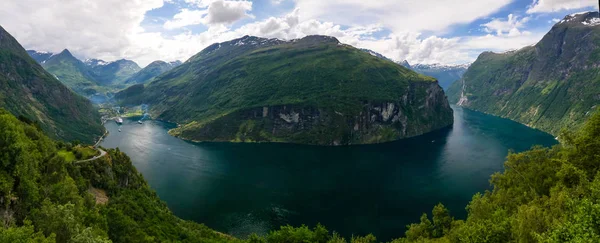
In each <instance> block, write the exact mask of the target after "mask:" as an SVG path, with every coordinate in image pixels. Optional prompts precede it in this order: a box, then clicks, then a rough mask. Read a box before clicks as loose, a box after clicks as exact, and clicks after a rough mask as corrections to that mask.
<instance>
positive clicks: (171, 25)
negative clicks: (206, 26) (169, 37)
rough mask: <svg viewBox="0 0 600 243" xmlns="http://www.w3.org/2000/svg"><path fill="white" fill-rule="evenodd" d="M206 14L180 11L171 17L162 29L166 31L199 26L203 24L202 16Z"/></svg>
mask: <svg viewBox="0 0 600 243" xmlns="http://www.w3.org/2000/svg"><path fill="white" fill-rule="evenodd" d="M207 13H208V11H207V10H190V9H182V10H181V12H179V13H177V14H176V15H175V16H173V19H172V20H169V21H167V22H165V24H164V27H165V28H166V29H176V28H180V27H184V26H190V25H196V24H201V23H204V16H205V15H206V14H207Z"/></svg>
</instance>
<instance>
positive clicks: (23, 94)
mask: <svg viewBox="0 0 600 243" xmlns="http://www.w3.org/2000/svg"><path fill="white" fill-rule="evenodd" d="M0 107H2V108H5V109H6V110H8V111H10V112H11V113H12V114H14V115H15V116H17V117H19V118H20V119H21V120H23V121H26V122H29V123H31V124H36V126H39V127H41V128H42V129H43V130H44V131H46V133H47V134H48V135H49V136H51V137H52V138H56V139H62V140H66V141H71V140H80V141H83V142H85V143H93V141H94V140H95V139H96V138H97V137H99V136H100V135H101V134H102V133H103V131H104V128H103V127H102V126H101V124H100V115H99V114H98V112H96V110H95V109H94V107H93V106H92V104H91V103H90V102H89V101H88V100H86V99H85V98H83V97H81V96H79V95H76V94H75V93H73V92H72V91H71V90H69V89H68V88H67V87H65V86H64V85H63V84H62V83H61V82H59V81H58V80H56V79H55V78H54V77H53V76H52V75H51V74H50V73H48V72H46V71H45V70H44V69H43V68H42V67H41V66H40V65H39V64H37V63H36V62H35V60H33V59H32V58H31V57H30V56H29V54H27V52H26V51H25V50H24V49H23V47H22V46H21V45H20V44H19V43H18V42H17V41H16V40H15V39H14V38H13V37H12V36H11V35H10V34H9V33H7V32H6V31H5V30H4V29H3V28H1V27H0Z"/></svg>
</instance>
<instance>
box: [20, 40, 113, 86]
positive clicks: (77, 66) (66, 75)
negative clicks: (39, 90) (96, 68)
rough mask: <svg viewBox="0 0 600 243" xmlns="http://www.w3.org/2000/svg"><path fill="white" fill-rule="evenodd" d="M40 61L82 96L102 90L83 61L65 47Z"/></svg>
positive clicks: (45, 67)
mask: <svg viewBox="0 0 600 243" xmlns="http://www.w3.org/2000/svg"><path fill="white" fill-rule="evenodd" d="M30 55H31V53H30ZM40 63H41V64H42V67H44V69H46V70H47V71H48V72H50V73H51V74H53V75H54V76H55V77H56V78H58V80H60V81H61V82H62V83H64V84H65V85H66V86H67V87H69V88H71V89H73V91H75V92H77V93H79V94H81V95H83V96H86V97H87V96H90V95H94V94H96V93H98V92H102V91H104V88H102V87H100V86H99V85H98V84H97V83H96V81H95V79H94V74H93V73H92V72H91V70H90V69H89V68H88V67H87V66H86V65H85V64H84V63H83V62H81V61H80V60H79V59H77V58H75V57H74V56H73V55H72V54H71V52H69V50H67V49H65V50H63V51H62V52H60V53H58V54H54V55H51V56H50V57H49V58H48V59H46V60H43V61H42V62H40Z"/></svg>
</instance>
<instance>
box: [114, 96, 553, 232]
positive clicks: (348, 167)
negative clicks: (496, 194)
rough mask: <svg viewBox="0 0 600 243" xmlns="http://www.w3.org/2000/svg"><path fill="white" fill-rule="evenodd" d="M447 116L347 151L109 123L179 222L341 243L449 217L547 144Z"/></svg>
mask: <svg viewBox="0 0 600 243" xmlns="http://www.w3.org/2000/svg"><path fill="white" fill-rule="evenodd" d="M453 108H454V111H455V112H454V121H455V123H454V126H453V127H452V128H448V129H444V130H442V131H437V132H433V133H430V134H426V135H424V136H420V137H416V138H411V139H406V140H402V141H397V142H392V143H386V144H379V145H363V146H348V147H317V146H304V145H291V144H232V143H201V144H194V143H188V142H185V141H182V140H180V139H178V138H175V137H172V136H170V135H169V134H167V131H168V129H170V128H173V127H174V126H173V125H172V124H168V123H163V122H159V121H146V122H144V123H143V124H138V123H137V121H136V120H125V123H124V124H123V125H122V126H121V127H120V128H121V130H122V132H118V129H119V126H117V125H116V124H115V123H114V122H109V123H107V124H106V125H105V126H106V127H107V129H108V130H109V131H110V134H109V135H108V137H107V138H106V139H105V140H104V141H103V143H102V146H104V147H107V148H115V147H119V148H120V149H121V150H122V151H124V152H126V153H127V154H128V155H129V156H130V157H131V159H132V161H133V163H134V165H135V166H136V167H137V169H138V170H139V171H140V172H141V173H142V174H143V175H144V177H145V178H146V179H147V180H148V182H149V183H150V185H151V187H152V188H154V189H155V190H156V191H157V193H158V195H159V196H160V198H161V199H162V200H164V201H165V202H166V203H167V204H168V206H169V208H171V209H172V210H173V212H174V213H175V214H176V215H178V216H179V217H181V218H184V219H189V220H194V221H197V222H200V223H204V224H206V225H208V226H209V227H211V228H214V229H216V230H219V231H222V232H224V233H228V234H231V235H234V236H238V237H244V236H247V235H248V234H250V233H252V232H256V233H259V234H261V233H266V232H268V231H269V230H271V229H275V228H278V227H279V226H281V225H286V224H291V225H294V226H299V225H301V224H306V225H309V226H311V227H312V226H314V225H316V224H317V223H321V224H323V225H325V226H326V227H327V228H328V229H329V230H332V231H336V232H339V233H341V234H342V235H344V236H351V235H364V234H368V233H373V234H374V235H375V236H377V238H378V239H379V240H389V239H392V238H395V237H399V236H402V235H403V234H404V231H405V229H406V225H407V224H410V223H414V222H418V220H419V216H420V215H421V214H422V213H423V212H431V209H432V208H433V206H434V205H435V204H437V203H438V202H442V203H444V204H445V205H446V206H447V207H448V208H449V209H450V210H451V212H452V214H453V215H454V216H455V217H458V218H463V217H465V216H466V212H465V210H464V208H465V206H466V204H467V203H468V202H469V201H470V199H471V197H472V196H473V194H474V193H477V192H482V191H484V190H486V189H489V188H490V187H489V182H488V181H489V178H490V175H491V174H493V173H494V172H497V171H501V170H502V169H503V162H504V160H505V157H506V155H507V154H508V151H509V149H512V150H514V151H517V152H519V151H523V150H527V149H529V148H531V146H532V145H536V144H539V145H543V146H551V145H553V144H556V141H555V140H554V138H553V137H552V136H550V135H548V134H545V133H542V132H540V131H537V130H534V129H531V128H528V127H526V126H524V125H521V124H518V123H515V122H513V121H510V120H506V119H501V118H498V117H494V116H489V115H485V114H482V113H479V112H474V111H470V110H466V109H462V108H459V107H453Z"/></svg>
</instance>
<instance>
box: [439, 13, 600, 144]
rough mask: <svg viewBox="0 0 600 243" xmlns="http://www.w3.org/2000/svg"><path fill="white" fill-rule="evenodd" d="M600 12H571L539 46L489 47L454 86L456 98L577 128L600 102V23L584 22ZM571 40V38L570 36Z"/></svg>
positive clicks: (530, 120)
mask: <svg viewBox="0 0 600 243" xmlns="http://www.w3.org/2000/svg"><path fill="white" fill-rule="evenodd" d="M597 16H598V13H597V12H596V13H585V14H579V15H575V16H574V17H569V16H568V17H567V18H568V19H569V21H564V22H562V23H558V24H557V25H555V26H554V27H553V28H552V30H550V32H548V34H546V35H545V36H544V38H543V39H542V40H541V41H540V42H539V43H537V44H536V45H535V46H531V47H525V48H522V49H520V50H518V51H513V52H507V53H502V54H496V53H490V52H485V53H482V54H481V55H480V56H479V58H478V59H477V61H475V62H474V63H473V64H472V65H471V67H470V68H469V69H468V71H467V72H466V73H465V75H464V77H463V79H462V80H460V81H458V82H455V83H454V84H452V86H451V87H450V88H449V89H448V91H447V93H448V98H449V101H450V102H451V103H457V102H458V101H459V99H460V98H461V94H463V84H464V96H465V97H466V98H467V99H468V101H467V102H463V105H464V106H465V107H468V108H470V109H474V110H478V111H482V112H486V113H490V114H494V115H498V116H502V117H506V118H509V119H512V120H515V121H518V122H521V123H523V124H527V125H529V126H531V127H534V128H537V129H540V130H543V131H546V132H549V133H551V134H554V135H558V134H559V132H560V129H561V128H563V127H569V128H573V129H577V128H578V127H580V126H581V125H582V124H583V123H584V122H585V121H586V120H587V119H588V118H589V117H591V113H592V112H593V111H594V110H595V108H596V107H597V106H598V105H600V68H599V67H598V65H596V64H595V63H598V61H600V55H598V50H600V28H599V27H598V26H588V25H583V24H582V23H581V22H583V21H584V20H586V19H589V18H593V17H597ZM567 40H568V41H567Z"/></svg>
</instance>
